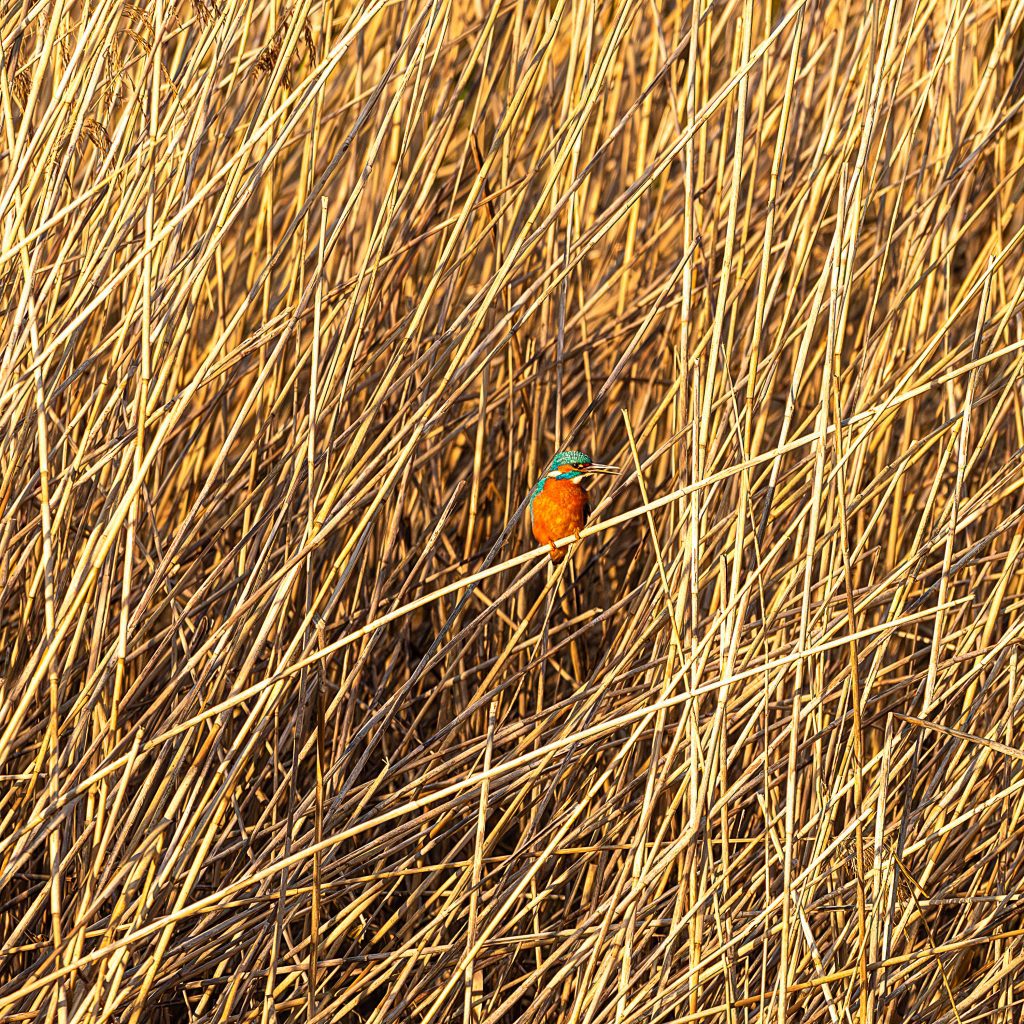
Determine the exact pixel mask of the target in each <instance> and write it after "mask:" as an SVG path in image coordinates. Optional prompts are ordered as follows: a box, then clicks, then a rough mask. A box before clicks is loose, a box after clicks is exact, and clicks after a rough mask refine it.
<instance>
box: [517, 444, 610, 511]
mask: <svg viewBox="0 0 1024 1024" xmlns="http://www.w3.org/2000/svg"><path fill="white" fill-rule="evenodd" d="M618 471H619V470H618V467H617V466H606V465H604V464H603V463H600V462H594V460H593V459H592V458H591V457H590V456H589V455H588V454H587V453H586V452H579V451H575V450H570V451H564V452H559V453H558V454H557V455H556V456H555V457H554V458H553V459H552V460H551V465H550V466H549V467H548V471H547V472H546V473H545V474H544V475H543V476H542V477H541V478H540V480H538V481H537V486H536V487H534V489H533V493H532V494H531V495H530V498H531V500H532V499H533V498H536V497H537V495H538V494H540V492H541V491H543V490H544V485H545V484H546V483H547V482H548V481H549V480H567V481H568V482H569V483H573V484H576V485H577V486H581V485H582V484H583V482H584V481H585V480H586V479H587V477H588V476H590V475H591V474H595V473H617V472H618Z"/></svg>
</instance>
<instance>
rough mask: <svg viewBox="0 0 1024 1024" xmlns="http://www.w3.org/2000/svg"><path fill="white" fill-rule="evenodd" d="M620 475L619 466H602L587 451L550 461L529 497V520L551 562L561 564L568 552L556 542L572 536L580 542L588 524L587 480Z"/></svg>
mask: <svg viewBox="0 0 1024 1024" xmlns="http://www.w3.org/2000/svg"><path fill="white" fill-rule="evenodd" d="M617 472H618V468H617V467H616V466H603V465H601V464H600V463H599V462H594V461H592V460H591V458H590V456H589V455H587V454H585V453H584V452H575V451H569V452H559V453H558V454H557V455H556V456H555V457H554V458H553V459H552V460H551V465H550V467H549V468H548V471H547V472H546V473H545V474H544V476H542V477H541V478H540V480H538V481H537V486H536V487H534V489H533V493H532V494H531V495H530V519H531V521H532V524H533V535H534V537H536V538H537V542H538V543H539V544H547V545H548V546H549V547H550V548H551V561H552V562H560V561H561V560H562V559H563V558H565V552H566V548H556V547H555V541H556V540H561V539H562V538H563V537H570V536H574V537H576V539H577V540H579V536H580V530H582V529H583V527H584V526H585V525H586V522H587V516H588V515H589V514H590V505H589V503H588V502H587V490H586V488H585V487H584V486H583V485H584V484H585V483H586V481H587V477H588V476H590V475H591V474H592V473H617Z"/></svg>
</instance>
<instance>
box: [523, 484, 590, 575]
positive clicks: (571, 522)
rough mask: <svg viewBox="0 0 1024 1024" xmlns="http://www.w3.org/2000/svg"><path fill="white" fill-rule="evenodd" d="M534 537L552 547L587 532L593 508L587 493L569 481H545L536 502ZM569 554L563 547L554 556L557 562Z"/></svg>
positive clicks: (534, 501)
mask: <svg viewBox="0 0 1024 1024" xmlns="http://www.w3.org/2000/svg"><path fill="white" fill-rule="evenodd" d="M532 511H533V535H534V537H536V538H537V543H538V544H552V543H554V542H555V541H556V540H561V539H562V538H563V537H571V536H572V535H573V534H574V533H577V532H579V531H580V530H582V529H583V527H584V526H585V525H586V522H587V514H588V512H589V506H588V503H587V492H586V491H585V490H584V489H583V488H582V487H579V486H577V485H576V484H574V483H570V482H569V481H568V480H545V481H544V487H543V489H542V490H541V492H540V493H539V494H538V495H537V497H536V498H534V499H533V510H532ZM564 555H565V549H564V548H561V549H559V551H558V555H556V554H555V552H554V551H552V553H551V557H552V558H553V559H554V560H555V561H556V562H557V561H560V560H561V558H562V557H564Z"/></svg>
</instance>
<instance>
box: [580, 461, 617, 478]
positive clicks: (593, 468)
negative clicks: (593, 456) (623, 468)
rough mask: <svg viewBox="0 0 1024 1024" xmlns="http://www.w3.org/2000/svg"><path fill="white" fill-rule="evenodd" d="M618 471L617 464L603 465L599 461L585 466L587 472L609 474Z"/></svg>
mask: <svg viewBox="0 0 1024 1024" xmlns="http://www.w3.org/2000/svg"><path fill="white" fill-rule="evenodd" d="M618 471H619V467H618V466H605V465H603V464H602V463H600V462H592V463H591V464H590V465H589V466H587V472H588V473H604V474H606V475H608V476H611V475H612V474H614V473H618Z"/></svg>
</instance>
